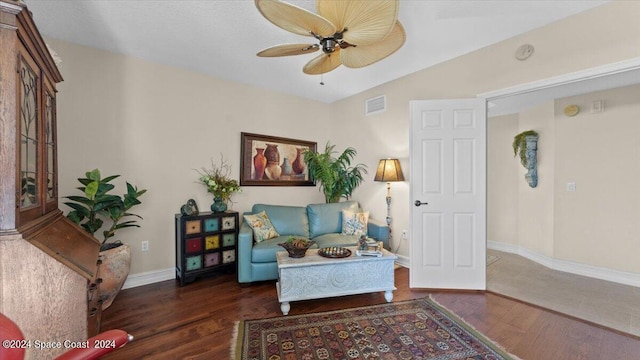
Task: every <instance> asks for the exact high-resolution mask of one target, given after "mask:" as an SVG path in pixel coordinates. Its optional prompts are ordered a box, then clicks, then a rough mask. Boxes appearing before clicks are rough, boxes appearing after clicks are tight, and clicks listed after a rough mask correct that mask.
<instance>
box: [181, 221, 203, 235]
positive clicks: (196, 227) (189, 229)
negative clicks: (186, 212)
mask: <svg viewBox="0 0 640 360" xmlns="http://www.w3.org/2000/svg"><path fill="white" fill-rule="evenodd" d="M184 232H185V233H186V234H187V235H191V234H197V233H199V232H200V220H189V221H185V224H184Z"/></svg>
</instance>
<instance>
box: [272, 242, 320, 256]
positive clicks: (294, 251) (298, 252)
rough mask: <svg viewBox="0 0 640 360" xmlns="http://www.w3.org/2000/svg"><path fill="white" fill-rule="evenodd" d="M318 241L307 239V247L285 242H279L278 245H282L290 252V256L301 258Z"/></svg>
mask: <svg viewBox="0 0 640 360" xmlns="http://www.w3.org/2000/svg"><path fill="white" fill-rule="evenodd" d="M305 240H306V239H305ZM315 243H316V242H315V241H313V240H306V246H305V247H296V246H294V245H293V243H290V242H285V243H279V244H278V245H280V246H282V247H283V248H284V249H285V250H287V252H288V253H289V257H292V258H301V257H304V255H305V254H306V253H307V250H309V248H310V247H312V246H313V245H314V244H315Z"/></svg>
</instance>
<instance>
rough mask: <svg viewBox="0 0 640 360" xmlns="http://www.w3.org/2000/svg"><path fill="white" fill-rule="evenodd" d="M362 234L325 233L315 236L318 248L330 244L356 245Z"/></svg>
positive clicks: (314, 239)
mask: <svg viewBox="0 0 640 360" xmlns="http://www.w3.org/2000/svg"><path fill="white" fill-rule="evenodd" d="M359 238H360V236H357V235H341V234H336V233H330V234H324V235H320V236H317V237H315V238H313V241H315V242H316V245H318V248H323V247H329V246H355V245H357V244H358V239H359Z"/></svg>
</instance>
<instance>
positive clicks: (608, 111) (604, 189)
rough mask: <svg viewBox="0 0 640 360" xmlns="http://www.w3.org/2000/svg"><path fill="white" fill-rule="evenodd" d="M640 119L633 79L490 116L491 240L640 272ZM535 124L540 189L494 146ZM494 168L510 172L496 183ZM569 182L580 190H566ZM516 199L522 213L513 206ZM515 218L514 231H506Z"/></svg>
mask: <svg viewBox="0 0 640 360" xmlns="http://www.w3.org/2000/svg"><path fill="white" fill-rule="evenodd" d="M597 100H599V101H603V102H604V104H605V108H604V111H603V112H600V113H592V112H591V111H590V107H591V103H592V102H593V101H597ZM568 105H578V106H579V107H580V109H581V111H580V113H579V114H578V115H576V116H574V117H568V116H566V115H564V112H563V110H564V108H565V107H566V106H568ZM639 118H640V85H634V86H627V87H622V88H617V89H612V90H606V91H598V92H593V93H589V94H585V95H580V96H573V97H568V98H563V99H557V100H556V101H554V102H548V103H544V104H542V105H538V106H535V107H533V108H530V109H526V110H523V111H521V112H520V114H518V115H510V116H503V117H496V118H492V119H489V151H488V156H489V161H488V162H489V173H490V175H489V179H490V181H489V182H488V193H489V200H488V204H489V206H488V212H489V215H488V219H489V224H488V229H489V231H488V236H487V238H488V240H490V241H495V242H497V243H501V244H508V245H514V246H517V247H518V249H520V250H524V251H528V252H534V253H536V254H540V255H544V256H547V257H549V258H554V259H559V260H565V261H570V262H573V263H578V264H586V265H591V266H596V267H600V268H605V269H612V270H618V271H625V272H632V273H640V263H638V261H637V256H636V254H637V253H638V252H640V243H639V242H638V240H637V239H638V235H637V234H638V233H640V223H639V222H638V221H637V219H638V218H639V217H640V193H638V192H637V191H634V190H633V189H634V188H635V185H636V183H637V179H638V177H640V162H638V159H639V158H640V140H638V134H639V133H640V122H638V119H639ZM514 127H515V128H514ZM529 129H533V130H536V131H538V133H539V134H540V141H539V143H538V175H539V182H538V187H536V188H535V189H532V188H530V187H529V186H528V185H527V183H526V182H525V180H524V178H523V176H524V173H525V172H526V170H525V169H524V168H523V167H522V166H520V165H519V164H518V163H517V160H515V159H513V161H506V159H504V158H503V157H502V155H501V154H499V153H498V151H495V150H497V148H500V149H503V148H504V147H506V146H507V145H508V144H510V142H511V141H512V139H513V136H514V135H515V134H517V133H518V132H520V131H524V130H529ZM506 131H509V132H511V134H507V133H506ZM503 135H504V136H503ZM509 135H510V136H509ZM513 168H518V169H519V170H518V174H517V177H514V176H513V173H509V171H511V170H512V169H513ZM491 173H495V174H505V179H502V180H500V181H491V177H492V175H491ZM570 182H572V183H575V184H576V191H575V192H570V191H567V183H570ZM514 189H516V191H517V192H516V194H515V199H512V198H510V196H512V195H513V192H514ZM498 192H500V193H501V194H504V195H505V196H504V197H498V196H499V195H498ZM507 195H508V196H507ZM514 202H515V204H516V208H518V212H517V213H515V216H516V219H513V216H514V213H513V212H511V211H510V210H511V209H513V204H514ZM514 222H515V223H516V224H517V231H516V233H515V236H514V234H513V233H509V232H507V231H500V230H503V229H504V228H505V227H507V226H508V225H512V224H513V223H514ZM509 229H510V228H509ZM510 235H511V236H510Z"/></svg>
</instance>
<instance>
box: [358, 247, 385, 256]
mask: <svg viewBox="0 0 640 360" xmlns="http://www.w3.org/2000/svg"><path fill="white" fill-rule="evenodd" d="M356 255H357V256H375V257H382V251H380V250H378V248H377V247H369V249H367V250H360V249H357V250H356Z"/></svg>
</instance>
